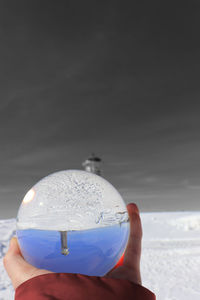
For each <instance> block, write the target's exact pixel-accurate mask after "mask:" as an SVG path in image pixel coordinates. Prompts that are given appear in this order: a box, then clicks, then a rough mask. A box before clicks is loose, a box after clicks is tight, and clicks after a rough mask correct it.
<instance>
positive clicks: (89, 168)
mask: <svg viewBox="0 0 200 300" xmlns="http://www.w3.org/2000/svg"><path fill="white" fill-rule="evenodd" d="M82 166H83V168H84V170H85V171H86V172H91V173H94V174H97V175H99V176H101V173H102V172H101V158H99V157H97V156H96V155H95V154H94V153H92V155H91V156H90V157H89V158H87V159H86V160H85V161H84V162H83V163H82Z"/></svg>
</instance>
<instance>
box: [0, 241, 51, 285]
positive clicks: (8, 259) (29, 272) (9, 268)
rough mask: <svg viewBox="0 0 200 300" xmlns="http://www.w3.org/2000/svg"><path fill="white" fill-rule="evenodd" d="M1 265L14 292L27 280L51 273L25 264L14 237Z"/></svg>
mask: <svg viewBox="0 0 200 300" xmlns="http://www.w3.org/2000/svg"><path fill="white" fill-rule="evenodd" d="M3 264H4V268H5V269H6V272H7V273H8V276H9V277H10V279H11V282H12V285H13V287H14V289H15V290H16V288H17V287H18V286H19V285H20V284H22V283H23V282H25V281H26V280H28V279H31V278H33V277H36V276H38V275H43V274H48V273H52V272H51V271H48V270H42V269H38V268H35V267H34V266H32V265H30V264H29V263H27V262H26V261H25V259H24V258H23V256H22V253H21V251H20V248H19V244H18V241H17V238H16V237H13V238H12V239H11V240H10V247H9V249H8V252H7V253H6V255H5V256H4V258H3Z"/></svg>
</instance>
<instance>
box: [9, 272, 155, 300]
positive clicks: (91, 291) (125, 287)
mask: <svg viewBox="0 0 200 300" xmlns="http://www.w3.org/2000/svg"><path fill="white" fill-rule="evenodd" d="M47 299H48V300H155V299H156V298H155V295H154V294H153V293H152V292H150V291H149V290H148V289H146V288H144V287H143V286H140V285H138V284H134V283H132V282H131V281H129V280H124V279H114V278H107V277H96V276H86V275H80V274H66V273H49V274H45V275H40V276H37V277H34V278H32V279H29V280H27V281H25V282H24V283H22V284H21V285H20V286H19V287H18V288H17V289H16V293H15V300H47Z"/></svg>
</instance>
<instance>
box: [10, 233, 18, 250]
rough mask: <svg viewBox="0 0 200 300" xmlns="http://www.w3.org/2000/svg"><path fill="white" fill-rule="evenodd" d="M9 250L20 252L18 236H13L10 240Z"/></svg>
mask: <svg viewBox="0 0 200 300" xmlns="http://www.w3.org/2000/svg"><path fill="white" fill-rule="evenodd" d="M9 251H12V252H20V249H19V245H18V241H17V238H16V237H12V238H11V240H10V245H9Z"/></svg>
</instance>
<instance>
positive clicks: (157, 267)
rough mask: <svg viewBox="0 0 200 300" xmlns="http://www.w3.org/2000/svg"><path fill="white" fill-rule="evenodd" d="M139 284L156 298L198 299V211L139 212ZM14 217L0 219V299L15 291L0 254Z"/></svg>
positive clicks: (10, 296)
mask: <svg viewBox="0 0 200 300" xmlns="http://www.w3.org/2000/svg"><path fill="white" fill-rule="evenodd" d="M141 219H142V224H143V249H142V260H141V273H142V284H143V286H145V287H146V288H148V289H150V290H151V291H153V292H154V293H155V294H156V298H157V299H158V300H186V299H187V300H188V299H192V300H197V299H198V300H199V299H200V212H161V213H160V212H159V213H141ZM15 222H16V221H15V219H7V220H0V300H13V299H14V291H13V288H12V285H11V282H10V280H9V278H8V276H7V274H6V272H5V270H4V267H3V262H2V257H3V256H4V255H5V253H6V251H7V248H8V243H9V240H10V238H11V236H13V235H14V234H15Z"/></svg>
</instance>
